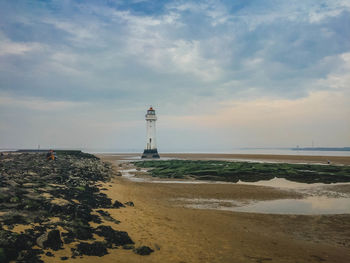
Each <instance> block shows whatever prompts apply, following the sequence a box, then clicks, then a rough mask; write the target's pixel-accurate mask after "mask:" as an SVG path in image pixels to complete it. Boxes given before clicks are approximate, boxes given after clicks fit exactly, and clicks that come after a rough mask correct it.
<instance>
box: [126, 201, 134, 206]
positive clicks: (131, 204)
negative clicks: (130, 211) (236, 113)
mask: <svg viewBox="0 0 350 263" xmlns="http://www.w3.org/2000/svg"><path fill="white" fill-rule="evenodd" d="M124 204H125V205H127V206H135V204H134V202H131V201H129V202H126V203H124Z"/></svg>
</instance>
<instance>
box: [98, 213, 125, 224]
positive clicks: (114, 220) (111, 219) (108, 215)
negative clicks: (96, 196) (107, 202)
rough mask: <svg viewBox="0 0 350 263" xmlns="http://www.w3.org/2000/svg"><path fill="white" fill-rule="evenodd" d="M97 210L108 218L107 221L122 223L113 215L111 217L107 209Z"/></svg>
mask: <svg viewBox="0 0 350 263" xmlns="http://www.w3.org/2000/svg"><path fill="white" fill-rule="evenodd" d="M96 212H97V213H99V214H100V215H101V216H102V217H103V219H104V220H106V221H110V222H113V223H115V224H119V223H120V221H118V220H116V219H114V218H113V217H111V214H110V213H108V212H107V211H103V210H97V211H96Z"/></svg>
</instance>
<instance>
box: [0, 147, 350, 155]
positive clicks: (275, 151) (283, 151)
mask: <svg viewBox="0 0 350 263" xmlns="http://www.w3.org/2000/svg"><path fill="white" fill-rule="evenodd" d="M53 149H57V150H68V149H66V148H64V149H62V148H53ZM16 150H18V149H0V152H5V151H16ZM69 150H72V149H69ZM73 150H82V151H83V152H87V153H92V154H97V153H99V154H103V153H107V154H113V153H115V154H122V153H142V152H143V149H97V148H95V149H93V148H79V149H73ZM158 152H159V153H208V154H210V153H211V154H220V153H223V154H267V155H310V156H349V157H350V151H327V150H321V151H320V150H295V149H291V148H237V149H230V150H200V151H198V150H175V151H174V150H169V149H164V150H162V148H161V147H160V148H158Z"/></svg>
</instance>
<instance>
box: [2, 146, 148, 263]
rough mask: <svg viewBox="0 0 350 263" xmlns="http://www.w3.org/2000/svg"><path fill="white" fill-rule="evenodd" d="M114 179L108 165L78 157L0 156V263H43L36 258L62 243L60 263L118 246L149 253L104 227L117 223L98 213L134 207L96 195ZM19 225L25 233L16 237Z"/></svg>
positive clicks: (121, 233)
mask: <svg viewBox="0 0 350 263" xmlns="http://www.w3.org/2000/svg"><path fill="white" fill-rule="evenodd" d="M114 175H115V173H114V171H113V170H112V167H111V165H109V164H106V163H102V162H101V161H100V160H99V159H98V158H96V157H95V156H93V155H89V154H85V153H82V152H61V153H58V158H57V160H55V161H47V160H46V158H45V154H43V153H8V154H4V155H3V156H1V157H0V262H9V261H16V262H43V261H42V259H41V255H43V254H45V255H46V256H47V257H51V256H54V253H52V252H51V251H52V250H53V251H55V250H59V249H63V248H64V247H65V246H66V244H70V245H69V246H70V247H71V252H70V253H69V254H68V255H66V256H64V257H62V258H61V259H62V260H67V259H69V258H75V257H79V256H80V257H81V256H83V255H93V256H103V255H105V254H107V253H108V250H109V249H115V248H118V247H123V248H124V249H133V251H134V252H135V253H137V254H142V255H144V254H149V253H151V252H153V251H152V250H151V249H149V248H148V247H139V248H135V247H134V242H133V241H132V239H131V238H130V237H129V235H128V233H127V232H124V231H119V230H115V229H113V228H112V227H111V226H106V225H103V222H104V221H110V222H113V223H114V224H118V223H119V221H118V220H117V219H115V218H113V217H112V216H111V215H110V214H109V213H108V211H104V210H103V209H119V208H123V207H125V205H129V206H130V204H132V205H133V203H132V202H128V203H126V204H122V203H120V202H119V201H117V200H111V199H110V198H109V197H108V196H107V195H106V194H104V193H101V192H100V190H99V188H98V186H99V183H101V182H108V181H109V180H111V178H112V177H113V176H114ZM90 223H94V225H97V227H91V226H90ZM18 225H23V229H25V230H23V231H21V232H20V233H18V231H17V232H16V231H15V228H16V227H17V226H18ZM96 235H97V236H99V238H98V240H99V241H96V239H95V237H96ZM94 236H95V237H94ZM145 251H146V253H145Z"/></svg>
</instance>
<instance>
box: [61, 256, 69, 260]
mask: <svg viewBox="0 0 350 263" xmlns="http://www.w3.org/2000/svg"><path fill="white" fill-rule="evenodd" d="M68 259H69V258H68V257H61V260H68Z"/></svg>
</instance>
